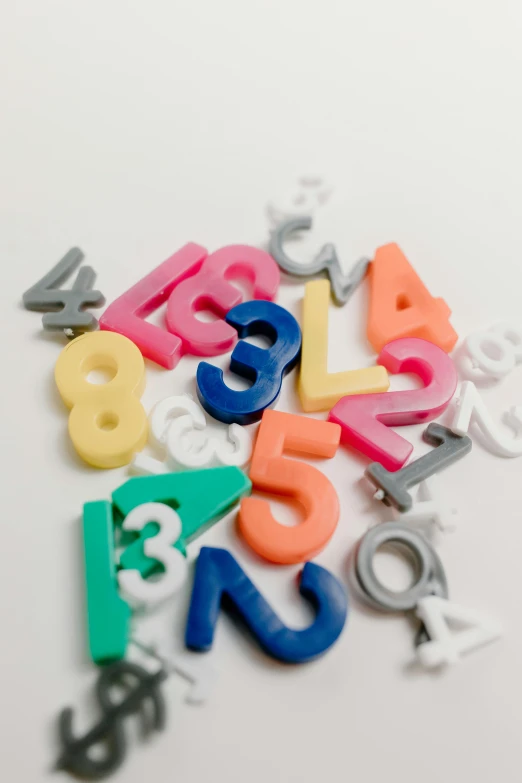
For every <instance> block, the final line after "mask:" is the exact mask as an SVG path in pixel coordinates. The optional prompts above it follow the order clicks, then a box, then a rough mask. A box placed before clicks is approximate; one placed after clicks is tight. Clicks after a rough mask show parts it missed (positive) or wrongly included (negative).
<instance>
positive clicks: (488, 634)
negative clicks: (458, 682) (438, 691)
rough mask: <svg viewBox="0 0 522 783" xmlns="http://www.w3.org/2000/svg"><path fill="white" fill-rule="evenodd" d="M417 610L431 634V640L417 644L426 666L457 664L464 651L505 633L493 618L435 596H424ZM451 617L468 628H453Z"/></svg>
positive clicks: (468, 650)
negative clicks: (450, 624) (453, 629)
mask: <svg viewBox="0 0 522 783" xmlns="http://www.w3.org/2000/svg"><path fill="white" fill-rule="evenodd" d="M416 613H417V616H418V617H419V618H420V619H421V620H422V622H423V623H424V625H425V626H426V630H427V632H428V635H429V637H430V641H428V642H423V643H422V644H420V645H419V646H418V647H417V657H418V659H419V661H420V663H422V664H423V665H424V666H426V667H427V668H432V667H435V666H440V665H441V664H448V663H456V662H457V661H458V660H459V658H460V656H461V655H462V654H463V653H466V652H471V651H472V650H474V649H476V648H477V647H482V645H484V644H487V643H488V642H492V641H494V640H495V639H498V637H499V636H501V634H502V629H501V627H500V625H499V624H498V623H497V622H495V621H494V620H492V619H490V618H488V617H485V616H484V615H483V614H480V613H479V612H476V611H474V610H473V609H468V608H467V607H465V606H461V605H460V604H454V603H451V602H450V601H446V600H445V599H444V598H439V597H438V596H435V595H430V596H428V597H427V598H422V599H421V600H420V601H419V603H418V604H417V612H416ZM448 620H453V622H454V623H455V624H458V625H460V626H467V627H466V628H463V629H462V630H459V631H452V630H451V629H450V626H449V625H448Z"/></svg>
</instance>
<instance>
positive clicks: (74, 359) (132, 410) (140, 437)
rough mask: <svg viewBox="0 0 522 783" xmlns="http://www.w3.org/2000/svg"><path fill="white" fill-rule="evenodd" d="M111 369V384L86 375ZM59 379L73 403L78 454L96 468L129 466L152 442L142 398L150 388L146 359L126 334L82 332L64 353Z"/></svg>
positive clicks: (60, 387) (72, 424) (72, 432)
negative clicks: (97, 370)
mask: <svg viewBox="0 0 522 783" xmlns="http://www.w3.org/2000/svg"><path fill="white" fill-rule="evenodd" d="M96 369H108V370H111V371H112V372H114V377H113V378H112V380H110V381H108V383H104V384H93V383H89V381H88V380H87V375H88V374H89V373H90V372H91V371H92V370H96ZM55 380H56V385H57V387H58V391H59V392H60V395H61V397H62V400H63V401H64V402H65V404H66V405H67V407H68V408H71V413H70V414H69V435H70V437H71V440H72V442H73V444H74V448H75V449H76V451H77V452H78V454H79V455H80V456H81V457H82V459H84V460H85V461H86V462H88V463H89V464H90V465H94V466H95V467H97V468H117V467H120V466H121V465H128V463H129V462H130V461H131V460H132V458H133V456H134V454H135V452H136V451H140V450H141V449H142V448H143V446H144V445H145V443H146V441H147V430H148V424H147V416H146V414H145V411H144V409H143V406H142V404H141V403H140V401H139V398H140V397H141V395H142V393H143V390H144V388H145V364H144V361H143V356H142V355H141V353H140V352H139V350H138V348H136V346H135V345H134V344H133V343H132V342H131V341H130V340H128V339H127V338H126V337H123V336H122V335H120V334H111V333H109V332H92V333H90V334H84V335H82V336H81V337H77V338H76V340H73V341H72V342H71V343H69V345H66V347H65V348H64V349H63V351H62V352H61V354H60V356H59V357H58V361H57V362H56V367H55Z"/></svg>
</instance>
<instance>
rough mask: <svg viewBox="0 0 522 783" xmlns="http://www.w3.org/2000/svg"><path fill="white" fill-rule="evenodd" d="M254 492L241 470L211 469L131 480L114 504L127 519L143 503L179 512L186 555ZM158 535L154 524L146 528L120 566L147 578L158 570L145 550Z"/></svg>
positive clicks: (182, 548)
mask: <svg viewBox="0 0 522 783" xmlns="http://www.w3.org/2000/svg"><path fill="white" fill-rule="evenodd" d="M251 490H252V483H251V481H250V479H249V478H248V477H247V476H246V475H245V474H244V473H243V472H242V471H241V470H240V469H239V468H236V467H224V468H207V469H206V470H191V471H185V472H182V473H167V474H159V475H157V476H137V477H136V478H131V479H129V480H128V481H126V482H125V484H122V486H121V487H119V488H118V489H117V490H116V491H115V492H113V495H112V502H113V503H114V505H115V506H116V508H117V509H118V511H119V512H120V514H121V515H122V516H123V517H125V516H127V514H128V513H129V512H130V511H132V509H133V508H136V506H140V505H141V504H142V503H150V502H153V503H165V504H166V505H168V506H171V507H172V508H173V509H175V510H176V511H177V512H178V514H179V516H180V519H181V525H182V537H181V539H180V540H179V541H178V543H177V544H176V546H177V548H178V549H180V551H181V552H183V553H185V545H186V544H188V543H190V542H191V541H193V540H194V539H195V538H196V537H197V536H198V535H201V533H203V532H204V530H206V529H207V528H208V527H210V525H211V524H212V523H214V522H216V521H217V520H218V519H220V518H221V517H222V516H224V514H226V513H227V512H228V511H230V509H231V508H232V507H233V506H234V505H235V504H236V503H237V502H238V501H239V499H240V498H241V497H242V496H243V495H247V494H249V493H250V492H251ZM156 532H157V526H156V525H155V524H154V523H151V524H148V525H146V526H145V527H144V528H143V530H142V532H141V535H140V537H139V538H138V539H137V540H136V541H134V542H133V543H132V544H130V545H129V546H128V547H127V548H126V549H125V551H124V552H123V554H122V556H121V558H120V566H121V567H122V568H136V569H138V571H139V572H140V573H141V575H142V576H143V577H146V576H149V575H150V574H153V573H155V572H156V571H158V570H159V568H160V565H159V563H158V562H157V561H156V560H153V559H152V558H150V557H147V556H146V555H145V553H144V551H143V542H144V541H145V539H147V538H150V536H154V535H155V534H156Z"/></svg>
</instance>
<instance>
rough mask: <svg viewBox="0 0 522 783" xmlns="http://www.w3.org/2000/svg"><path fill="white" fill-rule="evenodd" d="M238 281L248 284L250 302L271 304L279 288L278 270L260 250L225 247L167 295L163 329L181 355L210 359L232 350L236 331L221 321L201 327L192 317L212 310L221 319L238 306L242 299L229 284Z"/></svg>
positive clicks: (201, 322)
mask: <svg viewBox="0 0 522 783" xmlns="http://www.w3.org/2000/svg"><path fill="white" fill-rule="evenodd" d="M238 277H244V278H247V279H248V280H249V281H250V282H251V283H252V285H253V289H254V290H253V294H252V298H253V299H268V300H272V299H274V297H275V295H276V293H277V289H278V286H279V267H278V266H277V264H276V262H275V261H274V259H273V258H272V257H271V256H270V255H268V253H266V252H265V251H264V250H258V249H257V248H255V247H249V246H248V245H229V246H228V247H222V248H221V249H220V250H217V251H216V252H215V253H212V255H210V256H208V258H207V259H206V260H205V262H204V263H203V266H202V267H201V269H200V271H199V272H198V274H197V275H194V277H191V278H190V279H188V280H185V281H184V282H183V283H181V285H178V286H177V287H176V288H175V289H174V291H173V292H172V293H171V295H170V298H169V303H168V307H167V325H168V328H169V330H170V331H171V332H174V334H179V336H180V337H181V339H182V341H183V350H184V352H187V353H192V354H197V355H200V356H214V355H216V354H219V353H225V352H226V351H230V350H231V349H232V348H233V347H234V345H235V344H236V342H237V331H236V330H235V329H234V328H232V326H229V324H227V323H226V322H225V321H217V322H216V321H214V322H211V323H204V322H203V321H200V320H199V319H198V318H196V315H195V314H196V312H197V311H198V310H212V311H213V312H214V313H215V314H216V315H218V316H219V317H220V318H222V317H223V316H224V315H226V313H227V312H228V311H229V310H231V309H232V308H233V307H235V306H236V305H238V304H240V303H241V302H242V301H243V295H242V293H241V291H239V289H237V288H235V286H233V285H232V284H231V283H230V282H229V280H231V279H234V278H238Z"/></svg>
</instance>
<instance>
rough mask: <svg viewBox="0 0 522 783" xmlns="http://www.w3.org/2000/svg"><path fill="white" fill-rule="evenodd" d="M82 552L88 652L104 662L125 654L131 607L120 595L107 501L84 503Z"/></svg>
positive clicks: (118, 658) (94, 658) (97, 661)
mask: <svg viewBox="0 0 522 783" xmlns="http://www.w3.org/2000/svg"><path fill="white" fill-rule="evenodd" d="M83 553H84V562H85V588H86V589H85V592H86V595H87V620H88V637H89V651H90V654H91V658H92V660H93V661H94V662H95V663H97V664H99V665H101V664H105V663H110V662H111V661H119V660H121V659H122V658H124V657H125V653H126V651H127V644H128V641H129V632H130V616H131V610H130V607H129V605H128V604H127V602H126V601H124V600H123V599H122V598H121V597H120V595H119V594H118V580H117V576H116V555H115V549H114V522H113V518H112V506H111V504H110V503H108V502H107V501H105V500H97V501H94V502H92V503H85V504H84V506H83Z"/></svg>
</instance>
